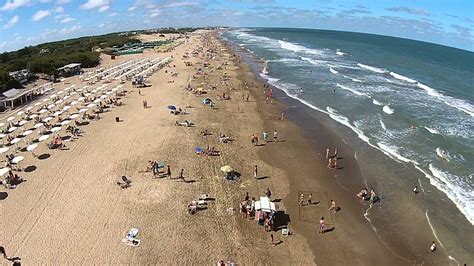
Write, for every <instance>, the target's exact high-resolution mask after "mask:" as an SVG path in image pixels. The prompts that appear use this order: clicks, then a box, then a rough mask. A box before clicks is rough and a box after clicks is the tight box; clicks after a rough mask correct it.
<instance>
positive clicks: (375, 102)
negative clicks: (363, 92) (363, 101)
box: [372, 99, 383, 105]
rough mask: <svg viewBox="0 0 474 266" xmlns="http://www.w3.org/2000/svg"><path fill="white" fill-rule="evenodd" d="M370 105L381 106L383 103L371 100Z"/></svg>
mask: <svg viewBox="0 0 474 266" xmlns="http://www.w3.org/2000/svg"><path fill="white" fill-rule="evenodd" d="M372 103H373V104H375V105H383V103H381V102H379V101H377V100H375V99H372Z"/></svg>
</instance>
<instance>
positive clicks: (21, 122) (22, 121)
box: [18, 120, 28, 126]
mask: <svg viewBox="0 0 474 266" xmlns="http://www.w3.org/2000/svg"><path fill="white" fill-rule="evenodd" d="M26 123H28V121H26V120H21V121H20V122H19V123H18V124H19V125H20V126H23V125H24V124H26Z"/></svg>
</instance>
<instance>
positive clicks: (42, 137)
mask: <svg viewBox="0 0 474 266" xmlns="http://www.w3.org/2000/svg"><path fill="white" fill-rule="evenodd" d="M48 138H49V135H43V136H41V137H39V138H38V140H39V141H45V140H47V139H48Z"/></svg>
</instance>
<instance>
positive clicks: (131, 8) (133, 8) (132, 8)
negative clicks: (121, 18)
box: [127, 6, 137, 12]
mask: <svg viewBox="0 0 474 266" xmlns="http://www.w3.org/2000/svg"><path fill="white" fill-rule="evenodd" d="M135 9H137V7H136V6H131V7H129V8H128V9H127V10H128V11H130V12H132V11H134V10H135Z"/></svg>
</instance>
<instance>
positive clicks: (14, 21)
mask: <svg viewBox="0 0 474 266" xmlns="http://www.w3.org/2000/svg"><path fill="white" fill-rule="evenodd" d="M19 20H20V17H19V16H17V15H15V16H13V17H12V18H11V19H10V20H9V21H8V22H7V23H6V24H5V25H3V28H4V29H9V28H11V27H13V26H15V24H17V23H18V21H19Z"/></svg>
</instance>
